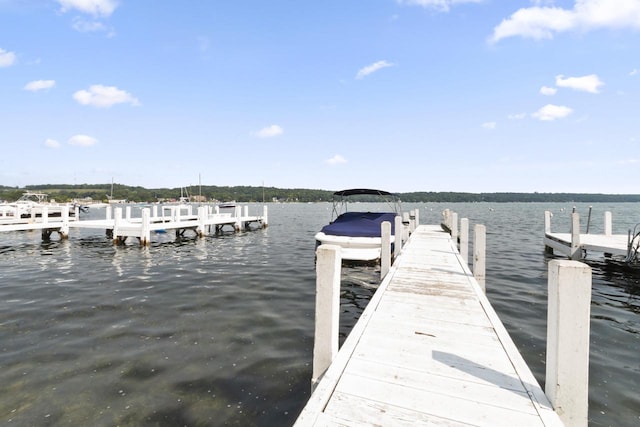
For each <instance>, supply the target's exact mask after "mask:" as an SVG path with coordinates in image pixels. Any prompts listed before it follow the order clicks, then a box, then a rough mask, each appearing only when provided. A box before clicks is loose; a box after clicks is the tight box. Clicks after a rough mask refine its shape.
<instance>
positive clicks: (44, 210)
mask: <svg viewBox="0 0 640 427" xmlns="http://www.w3.org/2000/svg"><path fill="white" fill-rule="evenodd" d="M193 208H194V206H193V205H154V206H152V207H151V208H143V209H141V216H140V217H134V216H132V209H131V206H126V207H125V208H124V209H123V208H122V207H115V208H113V209H112V207H111V206H107V207H106V208H105V218H104V219H95V220H83V219H80V214H79V212H78V209H77V208H76V210H75V212H74V213H70V210H71V207H70V206H66V205H65V206H61V207H56V208H55V209H52V208H50V207H48V206H47V205H42V206H38V208H37V212H38V215H30V216H28V217H21V216H20V215H11V214H8V213H7V212H3V215H1V216H0V232H2V231H26V230H42V237H43V239H49V238H50V236H51V234H52V233H54V232H56V233H58V234H59V235H60V236H61V237H62V238H66V237H67V236H68V234H69V230H70V229H71V228H83V229H96V230H103V231H104V233H105V234H106V235H107V236H108V237H109V238H111V239H113V241H114V243H124V242H125V241H126V240H127V238H128V237H134V238H137V239H138V240H139V241H140V244H141V245H149V244H150V242H151V233H152V232H167V231H169V230H173V231H175V233H176V235H177V236H182V235H184V233H185V231H186V230H193V232H195V233H196V234H197V235H198V236H204V235H205V234H209V233H212V232H215V233H218V232H220V231H222V230H223V228H224V227H225V226H229V227H232V228H233V229H234V230H235V231H241V230H245V229H247V228H248V227H249V226H250V224H258V226H259V227H260V228H263V227H266V226H267V224H268V219H267V218H268V217H267V207H266V206H264V208H263V212H262V215H259V216H250V215H249V208H248V206H244V209H243V207H241V206H235V207H234V208H233V212H220V208H219V207H218V206H211V205H204V206H199V207H197V213H196V214H194V213H193ZM33 211H34V212H35V209H34V210H33ZM52 212H53V215H51V213H52Z"/></svg>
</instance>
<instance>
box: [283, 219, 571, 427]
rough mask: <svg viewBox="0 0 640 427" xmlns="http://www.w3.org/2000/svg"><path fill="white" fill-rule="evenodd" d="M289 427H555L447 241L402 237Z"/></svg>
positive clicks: (420, 232) (445, 237)
mask: <svg viewBox="0 0 640 427" xmlns="http://www.w3.org/2000/svg"><path fill="white" fill-rule="evenodd" d="M295 425H296V426H338V425H339V426H355V425H383V426H387V425H388V426H391V425H393V426H397V425H400V426H402V425H406V426H414V425H448V426H453V425H455V426H459V425H487V426H556V425H562V422H561V421H560V418H559V416H558V415H557V414H556V412H554V410H553V408H552V406H551V404H550V403H549V400H548V399H547V397H546V396H545V393H544V392H543V390H542V389H541V388H540V386H539V385H538V383H537V381H536V379H535V378H534V376H533V374H532V373H531V371H530V369H529V368H528V366H527V365H526V363H525V362H524V360H523V359H522V357H521V355H520V353H519V352H518V350H517V349H516V347H515V345H514V343H513V341H512V340H511V338H510V337H509V335H508V333H507V331H506V329H505V328H504V326H503V325H502V323H501V322H500V320H499V318H498V316H497V315H496V313H495V311H494V310H493V308H492V307H491V305H490V303H489V301H488V299H487V298H486V296H485V295H484V293H483V292H482V290H481V288H480V286H479V285H478V283H477V282H476V280H475V279H474V278H473V275H472V273H471V272H470V270H469V268H468V267H467V266H466V264H465V263H464V262H463V261H462V258H461V256H460V254H459V253H458V250H457V248H456V246H455V244H454V242H453V240H452V239H451V237H450V235H449V234H448V233H446V232H443V231H442V230H441V228H440V227H439V226H434V225H429V226H427V225H421V226H418V227H417V228H416V230H415V231H414V232H413V234H412V235H411V237H410V239H409V241H408V242H407V244H406V245H405V247H404V248H403V249H402V253H401V255H400V256H399V257H398V258H397V259H396V261H395V263H394V264H393V266H392V267H391V269H390V271H389V273H388V274H387V276H386V277H385V278H384V280H383V281H382V283H381V284H380V287H379V289H378V290H377V292H376V293H375V295H374V296H373V297H372V299H371V301H370V302H369V304H368V306H367V307H366V309H365V310H364V312H363V313H362V315H361V317H360V319H359V321H358V322H357V324H356V325H355V326H354V328H353V330H352V331H351V333H350V334H349V336H348V337H347V339H346V340H345V342H344V344H343V346H342V347H341V349H340V351H339V352H338V354H337V356H336V357H335V359H334V360H333V362H332V363H331V365H330V366H329V368H328V369H327V371H326V372H325V374H324V375H323V376H322V378H321V379H320V381H319V382H318V383H317V385H316V388H315V390H314V392H313V394H312V395H311V397H310V399H309V401H308V403H307V405H306V406H305V408H304V409H303V410H302V412H301V413H300V415H299V418H298V419H297V422H296V424H295Z"/></svg>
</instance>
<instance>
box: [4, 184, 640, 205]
mask: <svg viewBox="0 0 640 427" xmlns="http://www.w3.org/2000/svg"><path fill="white" fill-rule="evenodd" d="M25 191H40V192H43V193H47V194H48V195H49V197H50V198H52V199H55V200H56V201H58V202H68V201H72V200H75V201H78V200H80V201H81V200H83V199H84V200H87V201H94V202H106V201H108V199H109V198H114V199H121V200H127V201H131V202H146V203H151V202H157V201H158V200H177V199H179V198H180V196H183V195H184V194H183V193H184V192H185V191H186V193H187V195H188V196H189V198H190V200H191V201H195V202H198V201H200V202H204V201H207V202H225V201H231V200H233V201H237V202H242V203H250V202H305V203H306V202H328V201H331V198H332V194H333V191H329V190H316V189H305V188H276V187H250V186H235V187H228V186H226V187H225V186H214V185H202V186H192V187H189V188H186V189H185V188H182V189H181V188H179V187H178V188H151V189H147V188H144V187H137V186H128V185H123V184H112V183H107V184H80V185H71V184H43V185H28V186H25V187H24V188H16V187H7V186H2V185H0V200H4V201H15V200H17V199H19V198H20V197H21V196H22V194H23V193H24V192H25ZM397 194H398V195H399V196H400V199H401V200H402V201H403V202H406V203H429V202H444V203H469V202H491V203H513V202H549V203H607V202H609V203H621V202H640V194H601V193H538V192H534V193H515V192H495V193H469V192H454V191H451V192H449V191H447V192H434V191H418V192H407V193H397ZM362 201H366V199H363V200H362Z"/></svg>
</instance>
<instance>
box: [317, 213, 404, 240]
mask: <svg viewBox="0 0 640 427" xmlns="http://www.w3.org/2000/svg"><path fill="white" fill-rule="evenodd" d="M395 217H396V213H395V212H345V213H343V214H342V215H340V216H339V217H338V218H336V220H335V221H333V222H332V223H331V224H329V225H325V226H324V227H322V230H320V231H322V232H323V233H324V234H328V235H332V236H350V237H380V225H381V224H382V223H383V222H384V221H389V222H390V223H391V234H392V235H394V234H395V231H394V228H395V227H394V226H395Z"/></svg>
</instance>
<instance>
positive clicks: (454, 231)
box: [451, 212, 458, 243]
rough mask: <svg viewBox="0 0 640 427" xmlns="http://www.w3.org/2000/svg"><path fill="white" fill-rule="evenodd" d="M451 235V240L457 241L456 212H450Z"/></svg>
mask: <svg viewBox="0 0 640 427" xmlns="http://www.w3.org/2000/svg"><path fill="white" fill-rule="evenodd" d="M451 237H453V241H454V242H455V243H458V213H457V212H451Z"/></svg>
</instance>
